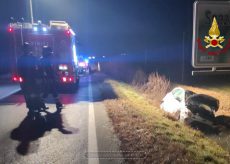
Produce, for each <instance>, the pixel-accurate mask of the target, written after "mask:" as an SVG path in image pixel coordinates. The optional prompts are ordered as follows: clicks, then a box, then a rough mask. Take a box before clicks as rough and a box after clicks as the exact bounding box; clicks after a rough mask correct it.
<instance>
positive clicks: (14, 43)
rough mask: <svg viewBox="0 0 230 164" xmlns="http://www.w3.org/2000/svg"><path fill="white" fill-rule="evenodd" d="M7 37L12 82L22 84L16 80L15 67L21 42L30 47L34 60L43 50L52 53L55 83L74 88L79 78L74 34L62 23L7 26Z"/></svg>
mask: <svg viewBox="0 0 230 164" xmlns="http://www.w3.org/2000/svg"><path fill="white" fill-rule="evenodd" d="M8 33H9V35H10V51H11V52H10V63H11V66H10V67H11V72H12V80H13V81H14V82H22V81H23V79H22V78H21V77H19V76H18V74H17V69H16V64H17V59H18V57H19V56H20V55H21V54H22V53H23V52H22V45H23V43H24V42H28V43H30V45H31V47H32V54H33V55H34V56H36V57H37V58H40V57H41V55H42V48H43V46H50V47H51V48H52V49H53V53H54V60H55V70H56V73H57V75H58V78H59V83H60V84H64V85H69V86H70V85H71V86H77V85H78V83H79V76H78V71H77V67H78V66H77V64H78V58H77V50H76V44H75V32H74V31H73V30H72V29H71V27H70V26H69V24H68V23H66V22H65V21H50V22H49V25H46V24H43V23H41V21H38V23H33V24H32V23H25V22H24V23H19V22H17V23H10V24H9V26H8Z"/></svg>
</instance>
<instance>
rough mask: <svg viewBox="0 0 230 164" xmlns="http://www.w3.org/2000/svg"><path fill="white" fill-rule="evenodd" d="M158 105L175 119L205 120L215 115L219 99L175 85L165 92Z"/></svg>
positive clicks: (209, 119)
mask: <svg viewBox="0 0 230 164" xmlns="http://www.w3.org/2000/svg"><path fill="white" fill-rule="evenodd" d="M160 107H161V109H163V110H164V111H165V112H166V113H167V114H169V116H170V117H172V118H173V119H175V120H181V121H186V122H191V121H202V122H203V121H204V122H205V121H211V120H212V119H213V118H214V117H215V112H216V111H217V110H218V108H219V100H217V99H216V98H214V97H211V96H208V95H204V94H196V93H194V92H192V91H189V90H185V89H183V88H181V87H176V88H174V89H173V90H172V91H171V92H169V93H167V94H166V96H165V97H164V98H163V100H162V103H161V105H160Z"/></svg>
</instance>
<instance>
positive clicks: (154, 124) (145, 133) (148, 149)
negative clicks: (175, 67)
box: [102, 80, 230, 163]
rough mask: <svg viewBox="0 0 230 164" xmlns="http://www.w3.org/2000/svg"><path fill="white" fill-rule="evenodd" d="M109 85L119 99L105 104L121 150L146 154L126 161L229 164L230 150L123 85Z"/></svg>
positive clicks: (107, 101) (128, 86)
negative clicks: (172, 117) (226, 149)
mask: <svg viewBox="0 0 230 164" xmlns="http://www.w3.org/2000/svg"><path fill="white" fill-rule="evenodd" d="M106 83H107V84H108V85H110V86H111V87H112V89H113V91H114V92H115V93H116V95H117V98H116V99H111V100H105V105H106V106H107V109H108V114H109V116H110V118H111V120H112V122H113V125H114V129H115V132H116V133H117V135H118V137H119V139H120V141H121V150H122V151H126V152H127V151H140V152H145V153H143V154H141V155H140V156H138V157H139V159H129V160H127V162H128V163H229V162H230V156H229V152H228V151H225V150H224V149H223V148H221V147H220V146H219V145H218V144H217V143H216V142H214V141H213V140H211V139H209V138H207V137H205V135H204V134H202V133H201V132H199V131H196V130H193V129H191V128H189V127H188V126H186V125H184V124H182V123H180V122H176V121H172V120H169V119H168V118H167V117H165V116H164V113H163V111H162V110H160V109H159V107H158V106H157V105H156V103H154V102H153V101H152V100H151V99H149V98H148V97H146V95H145V94H142V93H140V92H139V91H137V90H136V89H134V88H133V87H132V86H130V85H128V84H124V83H121V82H117V81H112V80H109V81H107V82H106ZM185 87H187V86H185ZM102 88H103V87H102ZM193 89H196V91H201V92H203V91H206V90H202V89H200V88H193ZM207 91H209V92H213V94H214V93H215V91H212V90H207ZM102 92H103V89H102ZM104 94H106V93H104ZM108 94H109V93H108ZM215 94H217V93H215ZM214 96H215V95H214ZM217 96H218V95H217ZM223 108H224V107H223ZM124 156H125V157H126V154H124Z"/></svg>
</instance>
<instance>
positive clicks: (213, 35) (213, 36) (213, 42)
mask: <svg viewBox="0 0 230 164" xmlns="http://www.w3.org/2000/svg"><path fill="white" fill-rule="evenodd" d="M224 40H225V39H224V37H223V36H220V30H219V27H218V24H217V21H216V18H215V17H214V18H213V22H212V26H211V28H210V29H209V36H205V39H204V41H205V42H206V43H208V45H207V46H206V48H209V47H214V48H215V47H219V48H221V49H222V48H223V46H222V45H221V43H223V42H224Z"/></svg>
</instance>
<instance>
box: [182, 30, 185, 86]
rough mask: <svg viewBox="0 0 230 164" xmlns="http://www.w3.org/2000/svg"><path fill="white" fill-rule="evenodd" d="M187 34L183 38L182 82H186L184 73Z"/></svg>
mask: <svg viewBox="0 0 230 164" xmlns="http://www.w3.org/2000/svg"><path fill="white" fill-rule="evenodd" d="M184 51H185V32H183V38H182V68H181V81H182V83H183V82H184V73H185V72H184V71H185V68H184V67H185V54H184V53H185V52H184Z"/></svg>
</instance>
